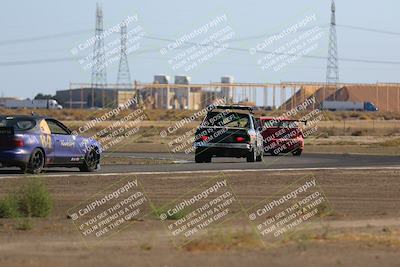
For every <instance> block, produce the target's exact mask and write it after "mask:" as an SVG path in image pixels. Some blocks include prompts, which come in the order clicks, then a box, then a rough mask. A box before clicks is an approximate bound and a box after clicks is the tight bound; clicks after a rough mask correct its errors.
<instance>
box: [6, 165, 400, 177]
mask: <svg viewBox="0 0 400 267" xmlns="http://www.w3.org/2000/svg"><path fill="white" fill-rule="evenodd" d="M329 170H354V171H363V170H378V171H379V170H400V166H387V167H326V168H284V169H231V170H201V171H168V172H166V171H162V172H114V173H92V174H84V173H68V174H49V175H46V174H45V175H42V177H46V178H59V177H90V176H95V177H99V176H118V175H152V174H193V173H194V174H195V173H221V172H231V173H235V172H296V171H329ZM34 176H36V177H37V176H40V175H20V176H17V175H15V176H0V179H12V178H26V177H34Z"/></svg>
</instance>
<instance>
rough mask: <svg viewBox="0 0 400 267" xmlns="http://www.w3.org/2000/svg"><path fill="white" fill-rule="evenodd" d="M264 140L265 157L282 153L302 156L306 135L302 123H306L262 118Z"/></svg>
mask: <svg viewBox="0 0 400 267" xmlns="http://www.w3.org/2000/svg"><path fill="white" fill-rule="evenodd" d="M260 121H261V126H262V131H261V135H262V136H263V139H264V155H265V154H271V155H273V156H275V155H279V154H281V153H285V154H286V153H292V154H293V156H300V155H301V153H302V152H303V150H304V135H303V131H302V130H301V128H300V125H299V124H300V123H307V122H306V121H299V120H292V119H282V118H272V117H261V118H260Z"/></svg>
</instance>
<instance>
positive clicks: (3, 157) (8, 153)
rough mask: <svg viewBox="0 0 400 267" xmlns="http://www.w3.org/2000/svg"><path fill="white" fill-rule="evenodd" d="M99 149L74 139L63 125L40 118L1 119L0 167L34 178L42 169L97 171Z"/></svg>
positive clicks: (13, 117) (50, 119)
mask: <svg viewBox="0 0 400 267" xmlns="http://www.w3.org/2000/svg"><path fill="white" fill-rule="evenodd" d="M100 156H101V147H100V145H99V143H98V142H96V141H95V140H93V139H88V138H84V137H81V136H75V135H73V134H72V132H71V130H69V129H68V128H67V127H66V126H65V125H64V124H62V123H61V122H59V121H57V120H55V119H52V118H47V117H39V116H9V117H6V116H0V166H1V167H19V168H21V170H22V171H23V172H28V173H33V174H37V173H40V172H41V171H42V169H43V168H45V167H77V168H79V169H80V171H82V172H93V171H95V170H97V169H99V167H100Z"/></svg>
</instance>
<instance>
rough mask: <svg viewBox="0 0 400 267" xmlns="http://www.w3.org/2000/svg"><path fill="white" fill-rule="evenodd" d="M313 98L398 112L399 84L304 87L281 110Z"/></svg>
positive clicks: (399, 101) (399, 108)
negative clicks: (369, 103)
mask: <svg viewBox="0 0 400 267" xmlns="http://www.w3.org/2000/svg"><path fill="white" fill-rule="evenodd" d="M310 97H315V99H316V100H317V102H319V103H321V102H322V101H351V102H371V103H373V104H374V105H375V106H376V107H377V108H378V109H379V110H380V111H384V112H400V84H386V83H377V84H354V85H351V84H349V85H343V86H339V88H338V89H336V88H334V87H329V86H320V85H312V84H310V85H304V86H301V87H300V89H299V90H296V93H295V94H294V95H292V96H291V97H290V98H289V99H288V100H287V101H286V102H285V103H284V104H283V105H282V106H281V109H286V110H288V109H291V108H292V107H293V106H295V105H296V103H302V102H304V101H305V99H307V98H310Z"/></svg>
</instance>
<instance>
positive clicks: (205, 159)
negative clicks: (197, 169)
mask: <svg viewBox="0 0 400 267" xmlns="http://www.w3.org/2000/svg"><path fill="white" fill-rule="evenodd" d="M194 161H195V162H196V163H210V162H211V156H209V155H207V154H204V152H203V153H200V154H196V155H195V156H194Z"/></svg>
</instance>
